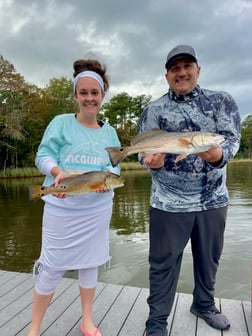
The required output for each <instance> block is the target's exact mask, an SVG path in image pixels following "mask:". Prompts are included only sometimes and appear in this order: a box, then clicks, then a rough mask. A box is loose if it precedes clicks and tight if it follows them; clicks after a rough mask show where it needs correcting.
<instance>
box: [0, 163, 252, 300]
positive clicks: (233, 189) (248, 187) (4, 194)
mask: <svg viewBox="0 0 252 336" xmlns="http://www.w3.org/2000/svg"><path fill="white" fill-rule="evenodd" d="M122 175H123V176H124V178H125V180H126V182H125V187H123V188H119V189H116V190H115V199H114V212H113V217H112V222H111V230H110V246H111V248H110V254H111V256H112V260H111V267H110V268H104V267H101V268H100V271H99V280H100V281H105V282H111V283H115V284H122V285H131V286H138V287H148V210H149V190H150V176H149V174H148V173H146V172H145V171H134V172H133V171H130V172H123V174H122ZM41 182H42V179H41V178H38V179H13V180H0V269H4V270H9V271H20V272H31V270H32V266H33V263H34V260H35V259H37V257H38V256H39V252H40V237H41V215H42V209H43V202H42V201H38V202H36V203H34V204H29V203H28V191H27V186H28V185H29V184H36V183H41ZM228 186H229V192H230V207H229V212H228V221H227V228H226V233H225V246H224V250H223V255H222V259H221V262H220V267H219V272H218V277H217V283H216V296H219V297H225V298H231V299H243V300H250V279H251V266H250V263H251V260H252V164H251V163H235V164H230V165H229V167H228ZM66 276H69V277H76V272H75V271H70V272H67V273H66ZM192 288H193V278H192V258H191V253H190V245H189V244H188V246H187V247H186V250H185V253H184V258H183V264H182V269H181V275H180V280H179V284H178V291H181V292H185V293H191V291H192Z"/></svg>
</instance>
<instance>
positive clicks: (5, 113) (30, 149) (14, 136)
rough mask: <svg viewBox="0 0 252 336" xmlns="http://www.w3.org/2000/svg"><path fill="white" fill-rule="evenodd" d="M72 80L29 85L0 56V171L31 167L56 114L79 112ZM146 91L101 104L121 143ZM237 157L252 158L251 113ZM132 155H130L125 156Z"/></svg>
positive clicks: (142, 104)
mask: <svg viewBox="0 0 252 336" xmlns="http://www.w3.org/2000/svg"><path fill="white" fill-rule="evenodd" d="M72 88H73V84H72V80H71V79H68V78H66V77H60V78H52V79H50V80H49V83H48V84H47V85H46V86H45V87H44V88H40V87H38V86H36V85H32V84H29V83H27V82H26V81H25V79H24V77H23V76H22V75H21V74H19V73H18V72H17V71H16V69H15V67H14V65H13V64H11V63H10V62H9V61H8V60H6V59H4V57H3V56H2V55H0V156H1V160H0V170H5V169H6V168H22V167H32V166H34V159H35V155H36V151H37V148H38V145H39V143H40V141H41V138H42V135H43V133H44V130H45V128H46V127H47V125H48V123H49V122H50V121H51V120H52V118H54V117H55V116H56V115H59V114H63V113H75V112H77V106H76V103H75V101H74V99H73V92H72ZM151 98H152V97H151V96H149V95H139V96H135V97H132V96H130V95H129V94H127V93H126V92H122V93H119V94H117V95H116V96H114V97H113V98H111V99H110V101H109V102H107V103H104V104H103V105H102V108H101V111H100V115H99V116H98V117H99V118H100V119H103V120H105V121H107V122H109V123H110V124H111V125H112V126H113V127H115V129H116V130H117V133H118V136H119V138H120V141H121V143H122V145H128V144H129V143H130V139H131V138H132V137H133V136H134V135H135V134H136V133H137V121H138V119H139V116H140V114H141V113H142V111H143V109H144V108H145V106H147V104H148V103H149V102H150V101H151ZM237 156H238V157H240V158H251V157H252V115H249V116H248V117H247V118H246V119H245V120H244V122H243V123H242V141H241V147H240V150H239V153H238V155H237ZM134 159H136V158H135V157H134V156H133V157H131V158H129V160H134Z"/></svg>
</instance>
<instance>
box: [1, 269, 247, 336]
mask: <svg viewBox="0 0 252 336" xmlns="http://www.w3.org/2000/svg"><path fill="white" fill-rule="evenodd" d="M34 282H35V280H34V279H33V277H32V274H27V273H16V272H8V271H1V270H0V336H14V335H15V336H16V335H18V336H27V335H28V328H29V323H30V318H31V305H32V297H33V289H34ZM147 296H148V289H147V288H137V287H129V286H120V285H113V284H106V283H98V286H97V291H96V297H95V302H94V310H93V316H94V322H95V323H96V325H97V326H99V328H100V330H101V333H102V335H103V336H144V335H145V320H146V317H147V314H148V306H147V304H146V299H147ZM191 302H192V295H190V294H182V293H177V295H176V299H175V302H174V306H173V310H172V314H171V316H170V317H169V319H168V323H169V332H168V335H169V336H223V335H227V336H252V318H251V302H250V301H239V300H227V299H216V303H217V306H219V308H220V309H221V311H222V312H223V313H224V314H226V315H227V316H228V318H229V319H230V321H231V328H230V329H229V330H228V331H225V332H221V331H218V330H215V329H212V328H210V327H209V326H208V325H207V324H206V323H205V322H204V321H203V320H201V319H197V318H196V317H195V316H194V315H192V314H191V313H190V312H189V307H190V304H191ZM80 321H81V308H80V297H79V288H78V280H75V279H69V278H63V279H62V281H61V282H60V284H59V286H58V288H57V291H56V293H55V296H54V298H53V301H52V302H51V304H50V306H49V308H48V310H47V313H46V316H45V318H44V321H43V324H42V332H41V335H43V336H66V335H68V336H81V333H80V331H79V325H80Z"/></svg>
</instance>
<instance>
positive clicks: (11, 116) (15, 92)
mask: <svg viewBox="0 0 252 336" xmlns="http://www.w3.org/2000/svg"><path fill="white" fill-rule="evenodd" d="M33 90H34V86H31V85H29V84H27V83H26V82H25V80H24V78H23V76H21V75H20V74H19V73H17V72H16V70H15V68H14V66H13V65H12V64H11V63H9V62H8V61H7V60H5V59H4V58H3V56H2V55H0V154H1V158H2V160H1V164H0V168H3V169H4V168H6V167H7V166H14V167H17V165H18V145H19V141H20V140H22V139H23V138H24V137H25V130H24V127H23V123H24V119H25V115H26V112H27V109H28V105H27V101H26V98H27V97H28V96H29V95H30V92H32V91H33Z"/></svg>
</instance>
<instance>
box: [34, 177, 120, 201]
mask: <svg viewBox="0 0 252 336" xmlns="http://www.w3.org/2000/svg"><path fill="white" fill-rule="evenodd" d="M123 186H124V179H123V178H122V177H121V176H119V175H116V174H113V173H110V172H108V171H106V172H102V171H90V172H86V173H83V174H79V175H73V176H69V177H68V178H66V179H64V180H62V181H61V182H60V183H59V184H58V186H57V187H55V186H54V185H51V186H43V185H31V186H29V187H28V188H29V200H30V202H35V201H37V200H39V199H40V198H41V197H43V196H46V195H49V194H66V195H68V196H74V195H83V194H86V193H89V192H96V191H98V190H99V189H100V188H108V189H115V188H119V187H123Z"/></svg>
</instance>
